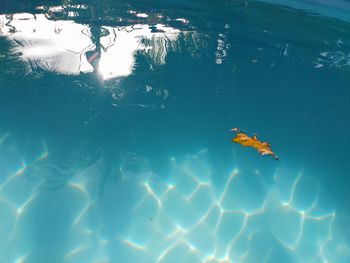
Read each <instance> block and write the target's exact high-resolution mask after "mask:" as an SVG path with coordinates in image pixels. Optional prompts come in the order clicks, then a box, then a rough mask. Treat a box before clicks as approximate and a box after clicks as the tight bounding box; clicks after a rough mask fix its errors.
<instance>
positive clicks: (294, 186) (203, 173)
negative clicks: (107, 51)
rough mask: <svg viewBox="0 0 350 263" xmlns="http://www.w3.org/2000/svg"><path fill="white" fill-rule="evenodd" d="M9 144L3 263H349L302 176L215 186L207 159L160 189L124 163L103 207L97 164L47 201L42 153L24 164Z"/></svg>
mask: <svg viewBox="0 0 350 263" xmlns="http://www.w3.org/2000/svg"><path fill="white" fill-rule="evenodd" d="M9 136H10V135H9V134H5V135H4V136H1V137H0V150H1V151H0V155H1V160H2V162H1V163H0V164H1V166H0V171H1V173H2V174H1V181H0V247H1V248H2V249H1V251H3V252H2V253H1V254H0V262H16V263H19V262H22V263H23V262H35V263H41V262H93V263H96V262H100V263H101V262H122V263H124V262H125V263H126V262H128V263H129V262H138V263H139V262H145V263H154V262H158V263H170V262H191V263H195V262H203V263H204V262H207V263H214V262H217V263H219V262H221V263H228V262H232V263H234V262H242V263H256V262H262V263H263V262H266V263H267V262H270V263H273V262H286V263H288V262H310V263H318V262H320V263H321V262H322V263H330V262H332V263H343V262H349V261H348V260H349V258H350V250H349V246H348V243H347V242H346V240H345V239H344V238H343V237H342V236H341V235H340V234H339V232H341V231H338V230H337V229H338V228H339V227H338V226H337V215H336V213H335V211H331V210H329V209H324V208H322V202H321V201H322V198H321V196H320V186H319V184H318V183H317V181H316V180H313V179H312V178H308V177H307V176H306V175H303V174H302V173H299V174H296V175H294V176H290V175H288V172H287V171H282V170H280V171H278V172H276V173H275V175H274V178H273V182H271V183H266V182H265V181H264V179H263V178H264V176H263V175H261V174H259V172H258V171H252V172H245V171H244V170H240V169H238V168H233V169H232V171H231V172H229V173H227V175H226V176H225V175H222V176H220V177H219V176H217V175H214V174H213V173H214V170H213V169H212V168H213V166H212V164H210V162H209V161H208V159H207V157H208V153H207V151H206V150H203V151H200V152H198V153H197V154H195V155H187V156H183V157H176V158H173V159H172V168H171V170H170V171H169V174H168V175H167V176H166V179H165V177H164V176H163V177H161V176H160V175H156V174H155V173H153V172H152V170H151V169H150V168H149V166H148V164H147V161H145V160H142V158H139V159H138V158H136V162H130V161H129V162H128V163H127V164H125V163H121V164H120V167H119V168H118V169H117V171H119V172H118V173H117V174H118V175H119V176H120V178H119V180H118V181H117V182H115V183H113V184H112V183H110V184H107V186H106V189H105V193H104V195H103V197H101V196H100V195H99V194H98V193H99V189H100V185H101V184H100V182H101V179H102V176H101V171H100V170H101V165H100V161H97V162H96V163H94V164H92V165H90V166H89V167H86V168H85V169H82V170H80V171H79V172H77V173H76V174H75V175H74V176H73V177H72V178H71V179H70V180H69V181H68V182H67V183H66V184H65V185H64V186H62V187H61V188H60V189H58V190H54V191H47V190H45V189H43V188H42V187H41V186H42V185H43V184H45V180H44V179H43V178H38V177H37V176H34V175H33V169H30V168H31V167H33V166H38V167H41V166H40V165H38V164H39V163H41V162H45V161H46V159H48V158H49V153H48V150H47V149H46V147H45V144H44V143H43V145H42V150H40V151H39V152H38V154H37V156H36V157H33V158H31V161H30V162H29V161H28V160H27V161H25V160H23V157H21V155H20V154H19V153H18V152H17V151H16V150H15V149H14V148H13V147H12V146H11V145H7V144H6V143H5V141H6V140H7V138H8V137H9ZM134 160H135V158H134ZM132 165H136V166H139V167H137V169H136V168H135V167H134V168H135V169H134V168H132V167H131V166H132ZM140 166H142V167H141V168H140ZM10 168H14V169H10ZM38 169H39V168H38ZM30 171H31V172H30ZM45 171H46V172H49V171H50V170H45ZM39 175H41V173H39ZM217 178H219V179H222V180H216V179H217Z"/></svg>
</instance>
